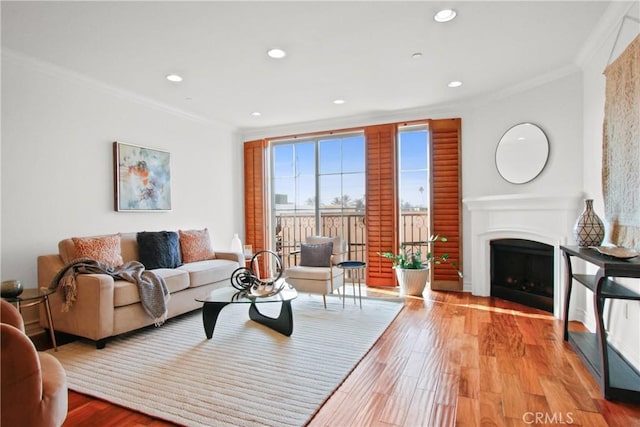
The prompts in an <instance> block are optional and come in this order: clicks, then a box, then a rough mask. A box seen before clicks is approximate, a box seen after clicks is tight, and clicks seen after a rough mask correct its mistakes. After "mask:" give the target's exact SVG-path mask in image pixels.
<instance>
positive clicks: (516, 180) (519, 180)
mask: <svg viewBox="0 0 640 427" xmlns="http://www.w3.org/2000/svg"><path fill="white" fill-rule="evenodd" d="M529 126H532V127H533V128H534V129H535V130H534V131H535V133H536V134H538V135H536V136H537V138H536V139H535V141H534V142H538V144H542V143H544V148H546V153H544V162H542V164H540V165H539V166H536V168H535V169H534V170H533V171H532V172H530V173H529V174H528V175H525V176H523V177H518V176H513V175H512V174H508V173H507V171H505V165H504V164H503V165H502V167H501V166H500V164H499V159H498V156H499V152H500V146H501V145H502V144H503V143H506V142H508V141H510V140H512V139H514V138H515V137H513V138H512V137H511V135H510V134H513V133H516V131H517V130H518V128H523V127H529ZM503 147H504V146H503ZM550 152H551V147H550V144H549V138H548V137H547V134H546V133H545V132H544V131H543V130H542V129H541V128H540V126H538V125H536V124H534V123H530V122H523V123H518V124H515V125H513V126H511V127H510V128H509V129H507V131H506V132H505V133H504V134H503V135H502V137H501V138H500V141H498V145H497V146H496V152H495V157H494V161H495V165H496V169H497V171H498V174H500V176H501V177H502V179H504V180H505V181H507V182H509V183H511V184H526V183H528V182H531V181H533V180H534V179H536V178H537V177H538V176H540V174H541V173H542V171H543V170H544V168H545V167H546V166H547V163H548V162H549V154H550ZM516 169H518V168H516ZM505 175H509V176H505Z"/></svg>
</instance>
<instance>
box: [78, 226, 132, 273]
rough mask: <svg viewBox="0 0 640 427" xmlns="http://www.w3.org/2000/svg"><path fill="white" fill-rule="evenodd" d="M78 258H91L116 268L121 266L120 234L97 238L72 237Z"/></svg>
mask: <svg viewBox="0 0 640 427" xmlns="http://www.w3.org/2000/svg"><path fill="white" fill-rule="evenodd" d="M72 240H73V244H74V245H75V247H76V255H77V256H78V258H82V257H86V258H91V259H94V260H96V261H99V262H101V263H104V264H107V265H110V266H112V267H117V266H120V265H122V264H123V263H124V262H123V261H122V255H121V254H120V234H111V235H108V236H99V237H73V238H72Z"/></svg>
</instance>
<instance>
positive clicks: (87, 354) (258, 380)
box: [51, 294, 403, 426]
mask: <svg viewBox="0 0 640 427" xmlns="http://www.w3.org/2000/svg"><path fill="white" fill-rule="evenodd" d="M327 299H328V301H327V303H328V304H327V305H328V309H327V310H325V309H324V308H323V306H322V297H321V296H319V295H305V294H301V295H299V296H298V298H297V299H296V300H294V301H293V302H292V307H293V317H294V324H293V334H292V335H291V336H290V337H286V336H284V335H281V334H279V333H277V332H275V331H273V330H271V329H269V328H267V327H265V326H263V325H260V324H257V323H255V322H253V321H251V320H250V319H249V317H248V308H249V305H248V304H231V305H228V306H226V307H225V308H224V309H223V310H222V311H221V313H220V317H219V318H218V322H217V324H216V328H215V330H214V333H213V338H212V339H211V340H207V339H206V337H205V334H204V328H203V325H202V315H201V312H200V311H199V310H198V311H196V312H193V313H191V314H188V315H184V316H181V317H179V318H175V319H170V320H169V321H167V323H165V324H164V325H162V326H161V327H160V328H157V329H156V328H147V329H143V330H140V331H137V332H134V333H130V334H126V335H123V336H120V337H116V338H114V339H112V340H111V341H109V342H108V343H107V346H106V348H104V349H103V350H96V348H95V344H94V343H93V342H91V341H85V340H79V341H75V342H72V343H70V344H66V345H64V346H61V347H59V351H58V352H51V354H52V355H54V356H55V357H57V358H58V359H59V360H60V362H62V365H63V366H64V368H65V370H66V372H67V381H68V386H69V388H70V389H71V390H75V391H77V392H80V393H85V394H88V395H91V396H95V397H97V398H100V399H104V400H107V401H109V402H112V403H115V404H118V405H122V406H124V407H127V408H131V409H134V410H137V411H140V412H143V413H145V414H149V415H152V416H154V417H158V418H162V419H164V420H167V421H172V422H175V423H177V424H182V425H188V426H260V425H264V426H302V425H304V424H306V423H307V422H308V421H309V420H310V419H311V418H312V417H313V415H314V414H315V413H316V412H317V410H318V409H319V408H320V407H321V406H322V404H323V403H324V402H325V401H326V399H328V397H329V396H330V395H331V394H332V393H333V391H334V390H335V389H336V388H337V387H338V386H339V385H340V384H341V383H342V381H344V379H345V378H346V377H347V376H348V374H349V373H350V372H351V371H352V370H353V368H354V367H355V366H356V365H357V363H358V362H359V361H360V360H361V359H362V358H363V357H364V356H365V354H366V353H367V352H368V350H369V349H370V348H371V347H372V346H373V344H374V343H375V342H376V341H377V340H378V338H379V337H380V336H381V335H382V333H383V332H384V331H385V330H386V328H387V327H388V326H389V324H390V323H391V322H392V321H393V319H394V318H395V317H396V315H397V314H398V313H399V312H400V310H401V309H402V307H403V304H402V303H401V302H399V301H398V300H382V299H364V298H363V301H362V309H360V308H359V306H358V305H355V304H353V300H347V304H346V307H345V308H344V309H343V308H342V302H341V301H340V300H339V299H337V298H332V297H328V298H327ZM259 308H260V310H261V311H262V312H263V313H265V314H268V315H271V316H274V315H276V312H275V311H274V310H276V311H277V309H279V304H278V303H274V304H271V303H268V304H261V305H260V306H259Z"/></svg>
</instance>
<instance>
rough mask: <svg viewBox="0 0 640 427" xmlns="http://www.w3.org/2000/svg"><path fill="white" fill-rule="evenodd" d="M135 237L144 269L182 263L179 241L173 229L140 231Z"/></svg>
mask: <svg viewBox="0 0 640 427" xmlns="http://www.w3.org/2000/svg"><path fill="white" fill-rule="evenodd" d="M136 237H137V239H136V240H137V241H138V256H139V258H140V262H141V263H142V264H143V265H144V268H145V269H147V270H154V269H156V268H176V267H180V266H181V265H182V259H181V257H180V242H179V240H178V233H176V232H175V231H141V232H140V233H138V235H137V236H136Z"/></svg>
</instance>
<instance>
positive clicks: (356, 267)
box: [336, 261, 367, 308]
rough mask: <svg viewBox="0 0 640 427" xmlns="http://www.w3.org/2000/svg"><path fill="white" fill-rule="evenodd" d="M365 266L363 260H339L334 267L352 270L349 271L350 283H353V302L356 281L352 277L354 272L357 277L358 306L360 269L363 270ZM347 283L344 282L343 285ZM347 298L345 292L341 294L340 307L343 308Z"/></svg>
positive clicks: (354, 299) (360, 290) (354, 300)
mask: <svg viewBox="0 0 640 427" xmlns="http://www.w3.org/2000/svg"><path fill="white" fill-rule="evenodd" d="M366 266H367V263H366V262H363V261H342V262H339V263H338V264H337V265H336V267H338V268H342V269H343V270H350V271H352V273H351V284H352V285H353V302H354V303H355V302H356V281H355V279H354V278H353V274H354V273H355V275H356V276H357V277H358V297H359V300H360V308H362V289H361V288H360V285H361V283H362V282H361V281H362V278H361V274H360V272H361V271H364V268H365V267H366ZM346 286H347V285H346V284H345V287H346ZM345 299H347V296H346V294H345V295H343V298H342V307H343V308H344V300H345Z"/></svg>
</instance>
